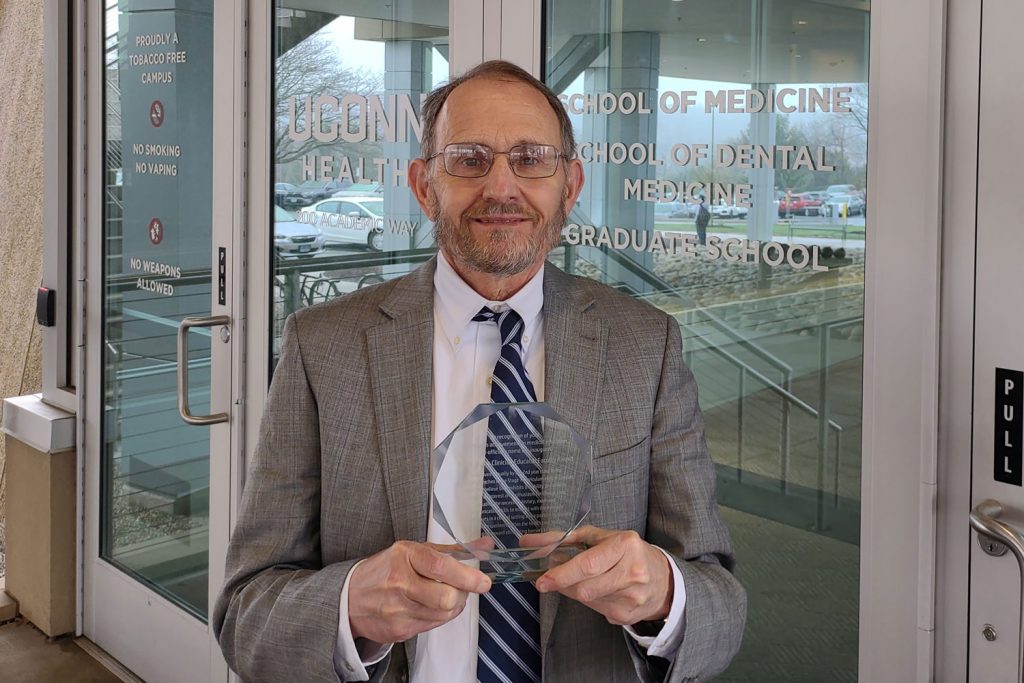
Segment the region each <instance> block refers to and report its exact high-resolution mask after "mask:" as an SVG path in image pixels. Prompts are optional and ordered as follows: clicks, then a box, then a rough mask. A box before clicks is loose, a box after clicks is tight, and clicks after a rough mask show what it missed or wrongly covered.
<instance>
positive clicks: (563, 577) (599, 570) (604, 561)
mask: <svg viewBox="0 0 1024 683" xmlns="http://www.w3.org/2000/svg"><path fill="white" fill-rule="evenodd" d="M621 558H622V549H621V548H620V547H619V546H618V544H613V543H604V544H599V545H596V546H594V547H593V548H588V549H587V550H584V551H583V552H582V553H580V554H579V555H577V556H576V557H574V558H572V559H571V560H569V561H567V562H566V563H565V564H561V565H559V566H557V567H555V568H553V569H549V570H548V571H547V572H546V573H544V575H542V576H541V577H540V578H539V579H537V590H539V591H540V592H541V593H548V592H551V591H562V590H565V589H566V588H568V587H569V586H574V585H576V584H577V583H579V582H580V581H584V580H586V579H590V578H593V577H595V576H599V575H601V574H603V573H605V572H607V571H609V570H610V569H611V568H612V567H614V566H615V565H616V564H617V563H618V561H619V560H620V559H621Z"/></svg>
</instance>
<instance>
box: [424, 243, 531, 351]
mask: <svg viewBox="0 0 1024 683" xmlns="http://www.w3.org/2000/svg"><path fill="white" fill-rule="evenodd" d="M484 306H487V307H488V308H491V309H493V310H495V311H501V310H503V309H504V308H505V307H509V308H511V309H512V310H514V311H515V312H516V313H518V314H519V316H520V317H521V318H522V319H523V323H524V329H526V330H529V329H531V328H532V327H533V324H534V323H535V322H536V320H537V317H538V316H539V315H540V312H541V308H542V307H543V306H544V268H541V269H540V270H538V271H537V274H536V275H534V276H533V277H532V278H530V280H529V281H528V282H527V283H526V284H525V285H523V287H522V288H521V289H520V290H519V291H518V292H516V293H515V294H513V295H512V296H511V297H509V298H508V299H507V300H505V301H488V300H487V299H485V298H484V297H482V296H480V294H479V293H477V291H476V290H475V289H473V288H472V287H470V286H469V284H467V283H466V281H465V280H463V279H462V278H461V277H459V274H458V273H456V272H455V269H454V268H452V266H451V264H450V263H448V260H447V259H446V258H445V257H444V253H443V252H442V251H440V250H438V252H437V268H436V270H435V271H434V312H435V315H437V316H438V320H439V321H440V323H441V328H442V330H443V331H444V334H445V336H446V337H447V338H448V341H449V342H451V343H452V345H453V346H458V342H456V341H455V340H456V338H457V337H460V336H461V335H463V332H464V330H465V329H466V327H467V326H468V325H469V323H470V322H471V321H472V320H473V316H475V315H476V314H477V313H479V312H480V309H481V308H483V307H484Z"/></svg>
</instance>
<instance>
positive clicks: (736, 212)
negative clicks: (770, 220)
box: [711, 202, 747, 218]
mask: <svg viewBox="0 0 1024 683" xmlns="http://www.w3.org/2000/svg"><path fill="white" fill-rule="evenodd" d="M711 215H712V216H715V217H716V218H746V217H747V208H746V207H744V206H736V205H735V204H726V203H725V202H719V203H718V204H712V205H711Z"/></svg>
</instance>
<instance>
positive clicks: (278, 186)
mask: <svg viewBox="0 0 1024 683" xmlns="http://www.w3.org/2000/svg"><path fill="white" fill-rule="evenodd" d="M298 189H299V188H297V187H295V186H294V185H292V184H291V183H274V203H275V204H277V205H278V206H286V205H287V204H288V195H289V194H290V195H292V196H296V197H297V196H298Z"/></svg>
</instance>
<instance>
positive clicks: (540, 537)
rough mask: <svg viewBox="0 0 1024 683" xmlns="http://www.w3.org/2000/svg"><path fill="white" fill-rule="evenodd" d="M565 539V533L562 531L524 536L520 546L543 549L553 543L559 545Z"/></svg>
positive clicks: (521, 537) (521, 538)
mask: <svg viewBox="0 0 1024 683" xmlns="http://www.w3.org/2000/svg"><path fill="white" fill-rule="evenodd" d="M563 537H565V533H564V532H561V531H545V532H544V533H539V534H523V535H522V536H520V537H519V546H520V547H521V548H543V547H544V546H546V545H551V544H552V543H558V542H559V541H561V540H562V539H563Z"/></svg>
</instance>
